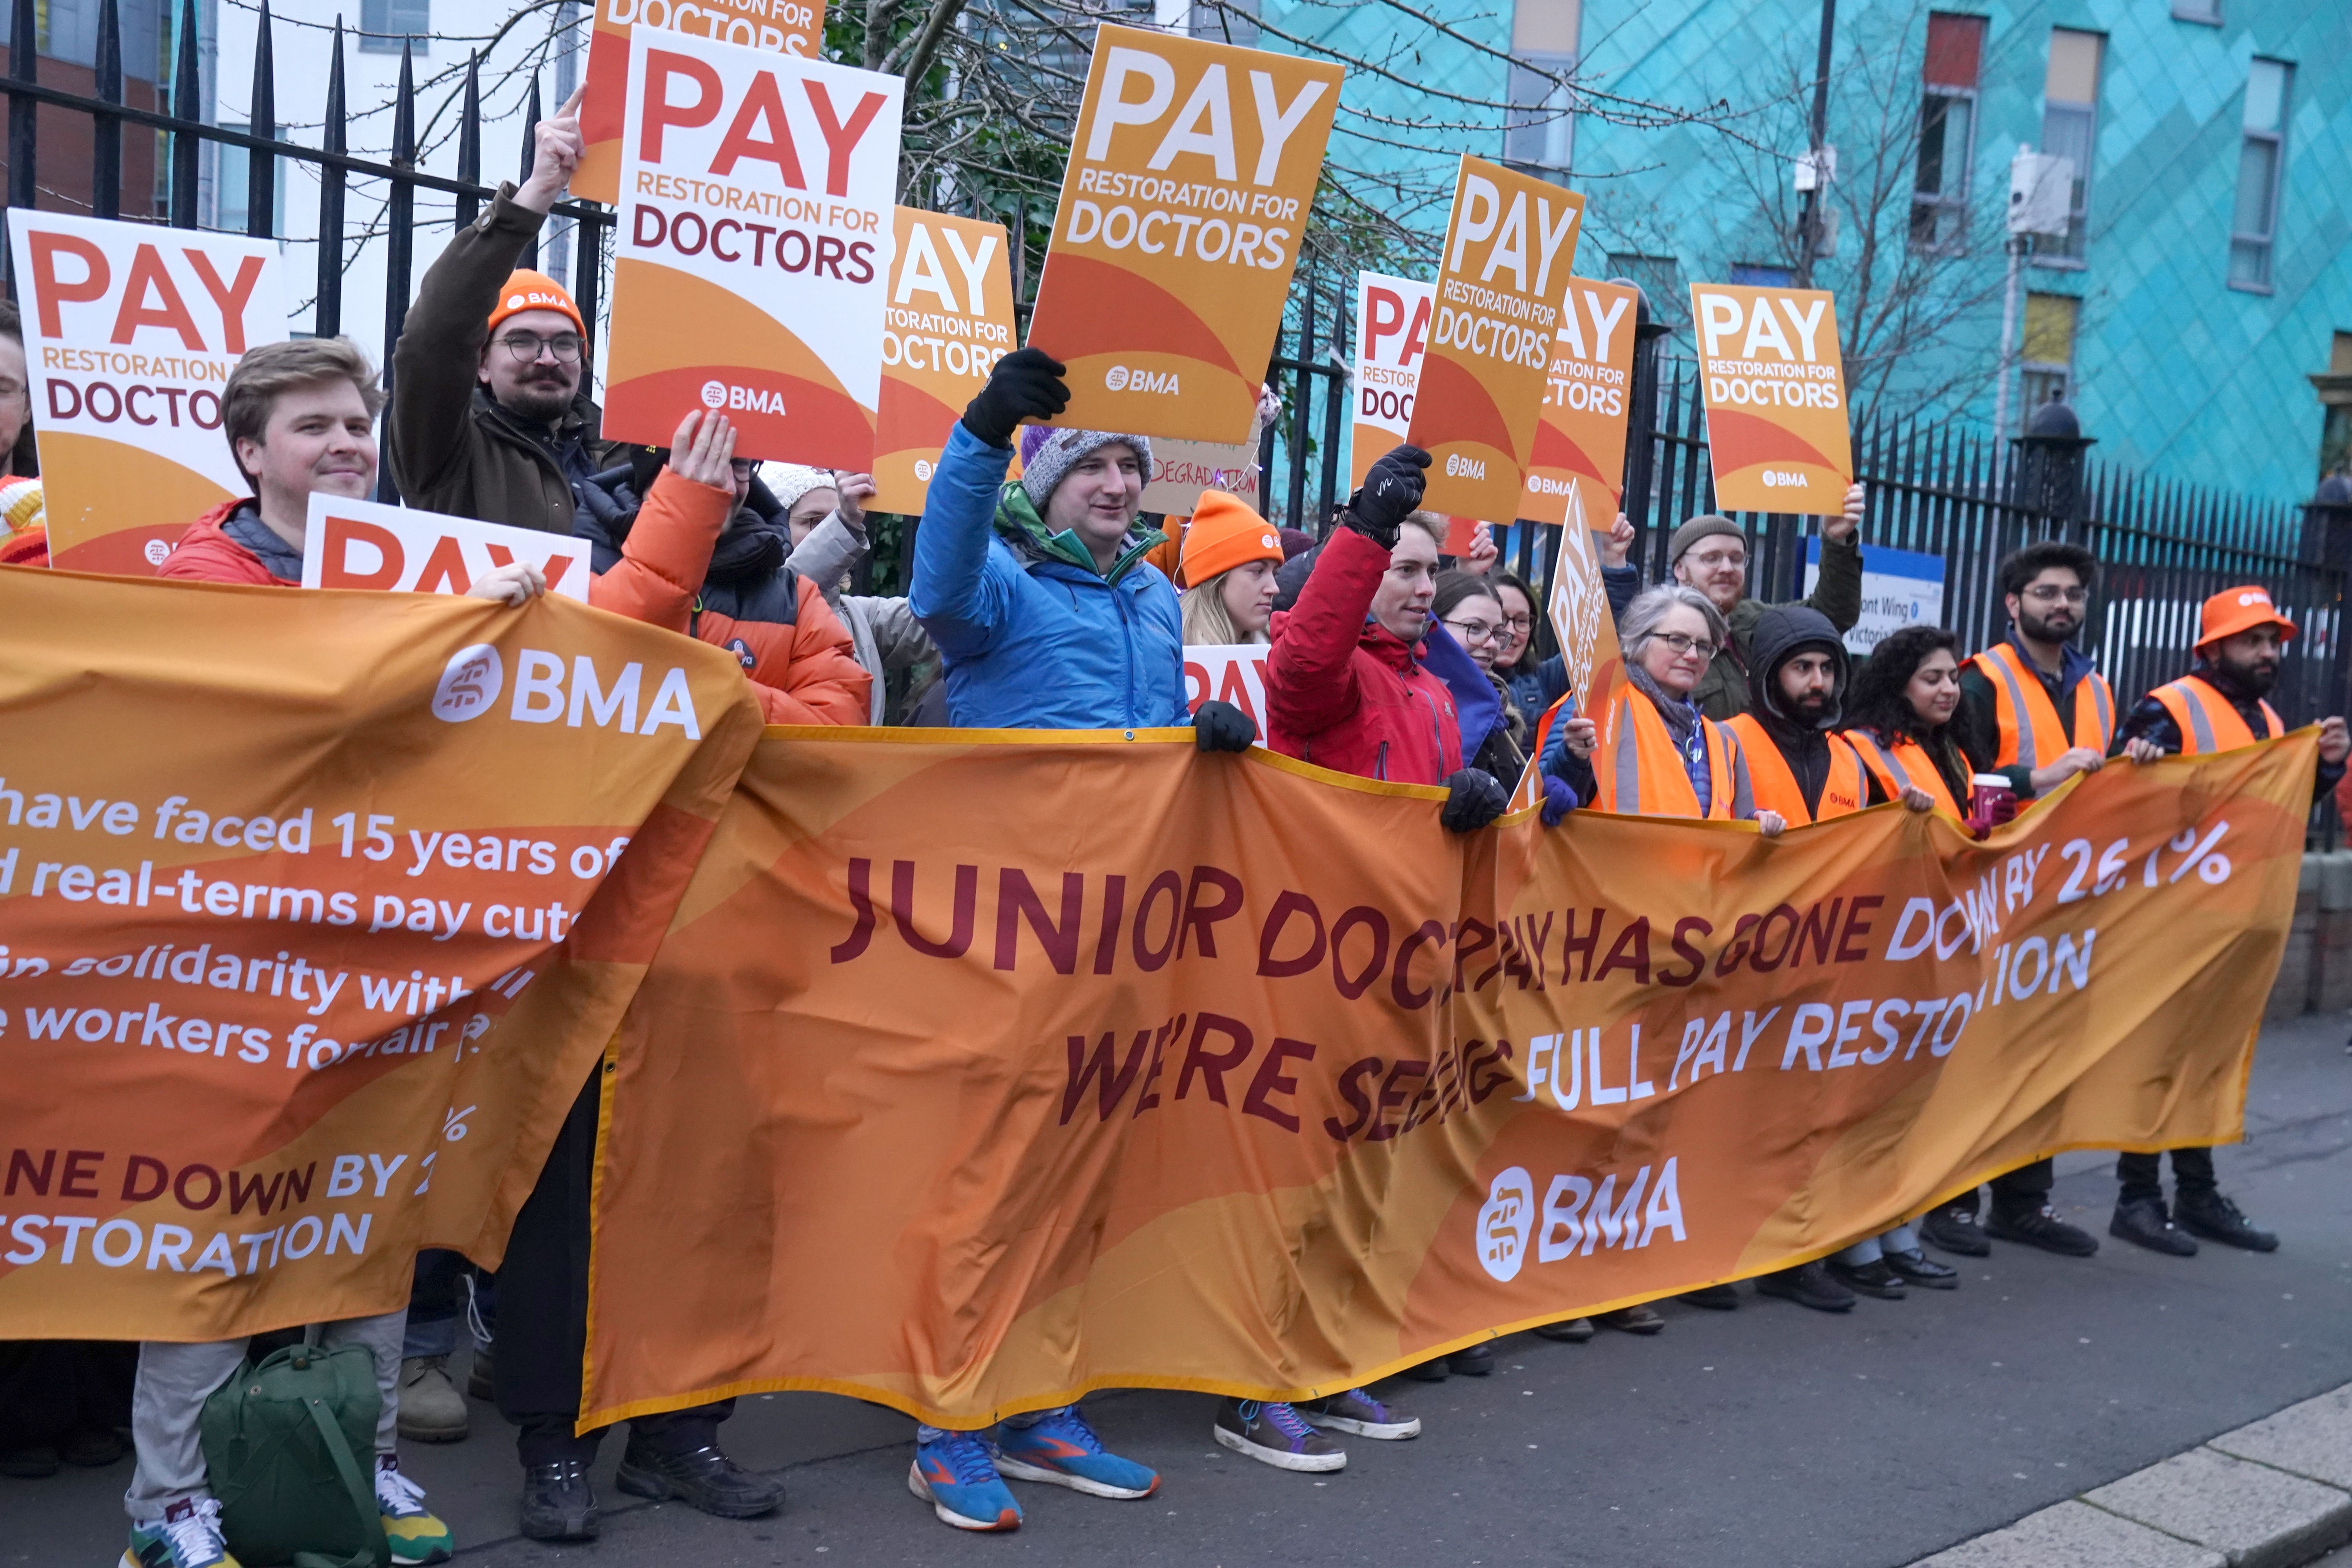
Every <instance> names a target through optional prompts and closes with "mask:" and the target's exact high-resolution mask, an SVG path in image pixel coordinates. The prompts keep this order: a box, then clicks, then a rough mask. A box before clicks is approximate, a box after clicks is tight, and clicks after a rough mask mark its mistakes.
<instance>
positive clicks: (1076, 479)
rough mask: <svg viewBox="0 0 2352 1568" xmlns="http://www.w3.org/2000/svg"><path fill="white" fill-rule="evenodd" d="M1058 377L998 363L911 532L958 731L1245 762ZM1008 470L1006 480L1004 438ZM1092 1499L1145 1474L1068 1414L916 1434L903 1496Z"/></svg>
mask: <svg viewBox="0 0 2352 1568" xmlns="http://www.w3.org/2000/svg"><path fill="white" fill-rule="evenodd" d="M1062 373H1063V367H1062V366H1061V365H1060V364H1059V363H1056V362H1055V360H1054V359H1053V358H1052V357H1051V356H1050V355H1048V354H1047V353H1045V351H1043V350H1042V349H1022V350H1020V351H1019V352H1017V353H1010V354H1007V355H1005V356H1004V358H1003V359H1001V360H999V361H998V362H997V363H996V369H995V371H994V372H993V373H992V374H991V375H990V377H989V380H988V384H987V385H986V386H984V387H982V389H981V393H980V395H979V396H977V397H975V398H973V399H972V400H971V404H970V405H968V406H967V407H966V408H965V409H964V413H963V418H962V419H961V420H960V421H958V422H957V424H956V426H955V428H954V429H953V430H951V431H950V432H949V434H948V444H947V447H946V449H945V450H944V451H942V452H941V453H940V463H939V468H938V469H937V470H936V471H935V472H934V473H933V474H932V476H931V488H930V499H929V504H928V505H927V506H926V507H925V509H924V511H923V521H922V526H921V527H920V529H919V530H918V531H917V533H916V536H915V574H914V585H913V591H912V593H911V594H910V595H908V597H909V599H910V600H911V602H912V604H913V606H914V611H915V615H916V616H917V618H919V620H920V621H921V622H922V623H923V629H924V630H925V631H927V632H929V634H930V635H931V640H932V641H934V642H936V643H938V644H939V647H940V653H941V654H942V655H943V656H944V657H945V658H946V662H947V700H948V721H949V722H950V723H951V724H953V725H955V726H956V727H957V728H959V729H1019V730H1142V729H1150V728H1155V727H1164V726H1171V725H1181V724H1184V723H1187V722H1190V723H1191V724H1192V732H1193V736H1194V738H1195V740H1196V741H1197V742H1198V743H1199V746H1200V749H1201V750H1202V751H1204V752H1244V751H1247V750H1248V749H1249V746H1250V742H1253V741H1255V739H1256V738H1257V731H1256V727H1255V725H1253V724H1252V723H1251V722H1250V721H1249V717H1248V715H1246V714H1244V713H1243V712H1242V710H1240V709H1238V708H1235V707H1234V706H1233V705H1232V704H1231V703H1227V702H1203V703H1202V705H1201V710H1200V713H1199V715H1198V716H1197V717H1196V718H1193V719H1191V720H1188V719H1187V718H1186V716H1185V694H1184V631H1183V625H1182V619H1181V616H1180V615H1179V614H1178V611H1177V605H1176V590H1175V588H1174V586H1173V585H1171V584H1170V583H1169V581H1168V578H1167V576H1166V574H1163V573H1162V572H1160V569H1159V568H1158V567H1156V566H1154V565H1152V564H1151V563H1150V562H1148V561H1146V560H1144V559H1143V556H1144V552H1147V551H1149V550H1150V549H1151V548H1152V547H1153V546H1154V545H1156V544H1159V543H1160V542H1162V536H1161V535H1160V532H1159V531H1158V530H1156V529H1151V528H1146V527H1140V526H1139V525H1138V521H1137V519H1138V516H1139V513H1140V512H1141V510H1142V508H1143V485H1144V480H1145V479H1146V478H1147V477H1148V476H1149V475H1150V471H1151V443H1150V441H1149V440H1147V439H1146V438H1145V437H1141V436H1122V435H1117V434H1113V433H1111V432H1108V431H1102V430H1067V429H1060V428H1049V427H1046V426H1031V427H1030V428H1029V429H1027V430H1025V431H1021V430H1020V427H1021V422H1022V421H1023V420H1024V419H1032V418H1034V419H1049V418H1051V417H1053V416H1055V415H1056V414H1059V413H1060V412H1061V411H1062V410H1063V409H1064V408H1066V407H1067V406H1068V405H1069V401H1070V391H1069V388H1068V387H1067V386H1066V385H1064V384H1063V383H1062V379H1061V377H1062ZM1016 431H1020V433H1021V436H1022V443H1021V445H1022V454H1021V456H1022V472H1021V479H1020V481H1019V482H1018V483H1015V484H1006V483H1005V482H1004V470H1005V468H1007V467H1008V466H1009V465H1010V464H1011V463H1012V461H1013V435H1014V433H1015V432H1016ZM1004 1476H1011V1477H1013V1478H1014V1479H1017V1480H1030V1481H1045V1482H1047V1483H1049V1484H1052V1485H1055V1486H1063V1487H1068V1488H1070V1489H1072V1490H1074V1491H1080V1492H1085V1493H1087V1494H1088V1495H1089V1496H1093V1497H1108V1498H1144V1497H1150V1495H1151V1494H1152V1493H1153V1492H1154V1491H1157V1490H1158V1489H1159V1488H1160V1477H1159V1476H1158V1475H1157V1474H1156V1473H1155V1472H1154V1471H1153V1470H1152V1469H1151V1468H1150V1467H1149V1466H1145V1465H1139V1464H1137V1463H1135V1462H1134V1461H1133V1460H1131V1459H1122V1458H1119V1457H1118V1455H1116V1454H1111V1453H1107V1452H1105V1451H1104V1448H1103V1446H1102V1440H1101V1439H1100V1438H1098V1437H1097V1436H1095V1433H1094V1429H1093V1428H1092V1427H1091V1426H1088V1425H1087V1420H1086V1417H1085V1416H1084V1415H1080V1414H1079V1412H1078V1407H1077V1406H1076V1405H1065V1406H1063V1407H1062V1408H1060V1409H1058V1410H1044V1411H1034V1412H1032V1413H1030V1414H1029V1415H1016V1416H1013V1417H1011V1418H1010V1419H1008V1420H1006V1421H1005V1422H1003V1424H1002V1425H1001V1426H998V1427H997V1428H996V1430H995V1433H994V1437H993V1441H992V1440H991V1437H990V1435H989V1434H988V1433H987V1432H985V1431H978V1432H950V1431H943V1430H941V1429H940V1428H939V1427H936V1426H921V1427H919V1428H918V1429H917V1431H916V1435H915V1463H914V1468H912V1469H911V1470H910V1471H909V1472H908V1478H907V1485H908V1489H910V1490H911V1491H913V1492H914V1494H915V1495H916V1496H917V1497H919V1498H921V1499H923V1500H925V1501H927V1502H929V1504H930V1505H931V1508H932V1511H933V1512H935V1513H937V1514H938V1515H939V1516H940V1519H941V1520H943V1521H946V1522H947V1523H949V1524H951V1525H954V1526H955V1527H956V1528H957V1529H959V1530H1013V1529H1016V1528H1018V1527H1019V1525H1020V1523H1021V1509H1020V1505H1018V1504H1017V1503H1015V1502H1014V1501H1013V1494H1012V1492H1011V1491H1009V1490H1008V1489H1006V1487H1005V1485H1004V1482H1003V1479H1002V1478H1003V1477H1004Z"/></svg>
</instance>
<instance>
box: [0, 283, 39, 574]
mask: <svg viewBox="0 0 2352 1568" xmlns="http://www.w3.org/2000/svg"><path fill="white" fill-rule="evenodd" d="M32 412H33V399H32V383H31V381H30V380H29V379H28V376H27V372H26V365H25V326H24V321H23V320H22V318H20V317H19V316H18V315H17V314H16V306H14V305H11V304H7V303H5V301H0V454H5V462H0V566H46V565H47V564H48V563H49V531H48V519H47V515H46V513H45V512H44V510H43V507H42V502H43V499H44V498H43V495H42V491H41V480H40V472H41V465H40V460H39V458H38V456H37V454H36V453H35V451H34V449H33V421H32Z"/></svg>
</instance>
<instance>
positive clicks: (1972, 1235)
mask: <svg viewBox="0 0 2352 1568" xmlns="http://www.w3.org/2000/svg"><path fill="white" fill-rule="evenodd" d="M2098 571H2099V562H2098V558H2097V557H2096V556H2095V555H2093V554H2092V553H2091V552H2089V551H2087V550H2085V549H2084V548H2083V547H2082V546H2081V545H2079V544H2068V543H2066V542H2063V540H2055V539H2052V540H2044V541H2042V542H2041V543H2038V544H2029V545H2027V546H2026V547H2025V548H2024V549H2022V550H2020V551H2018V552H2016V553H2014V554H2012V555H2011V556H2010V557H2009V558H2008V559H2007V560H2005V561H2003V562H2002V563H2000V591H2001V594H2002V595H2003V603H2004V604H2005V605H2006V606H2007V608H2008V610H2009V621H2010V630H2009V636H2008V637H2005V638H2003V639H2002V640H2001V641H2000V642H1998V643H1995V644H1994V645H1993V646H1992V647H1989V648H1987V649H1985V650H1984V651H1983V652H1982V653H1979V654H1978V655H1977V656H1976V657H1975V658H1972V659H1970V660H1969V661H1968V663H1966V664H1964V665H1962V666H1961V667H1960V707H1959V711H1958V713H1957V714H1955V715H1954V716H1953V720H1952V729H1953V731H1954V733H1955V734H1957V735H1958V738H1959V742H1960V750H1961V752H1963V753H1965V754H1966V755H1967V757H1968V760H1969V766H1970V767H1971V768H1973V769H1975V770H1976V771H1977V772H1978V773H2003V774H2006V775H2007V776H2008V778H2009V782H2010V787H2011V789H2012V790H2013V791H2014V792H2015V793H2016V795H2017V798H2018V799H2019V800H2020V801H2027V800H2032V799H2033V798H2034V797H2036V796H2037V795H2046V794H2048V793H2049V792H2050V791H2052V790H2053V789H2056V788H2057V787H2058V786H2059V785H2060V784H2063V783H2064V782H2065V781H2066V780H2068V779H2070V778H2073V777H2074V775H2075V774H2076V773H2095V772H2096V771H2098V768H2099V766H2100V765H2101V764H2102V763H2104V762H2105V760H2106V752H2107V743H2108V742H2109V741H2110V740H2111V739H2113V737H2114V734H2115V727H2116V700H2115V694H2114V693H2113V692H2111V691H2110V690H2109V689H2107V682H2106V678H2105V677H2104V676H2102V675H2101V674H2100V673H2099V672H2098V670H2097V669H2095V668H2093V666H2092V663H2091V658H2090V656H2089V655H2088V654H2086V653H2084V652H2083V651H2082V650H2081V649H2080V648H2077V647H2073V646H2071V644H2070V642H2069V640H2068V639H2070V638H2072V637H2074V635H2075V634H2076V633H2077V632H2079V631H2081V630H2082V629H2083V622H2084V616H2085V614H2086V611H2087V609H2088V606H2089V603H2090V596H2091V584H2092V582H2093V580H2094V579H2095V578H2096V577H2097V575H2098ZM1960 805H1961V806H1962V808H1963V809H1965V808H1966V806H1967V803H1966V802H1965V801H1963V802H1961V803H1960ZM2054 1179H2055V1175H2054V1172H2053V1167H2052V1165H2051V1163H2050V1162H2049V1161H2048V1160H2036V1161H2034V1162H2033V1163H2032V1164H2029V1165H2022V1166H2020V1167H2019V1168H2018V1169H2016V1170H2014V1171H2010V1172H2007V1173H2004V1174H2002V1175H2000V1176H1996V1177H1994V1178H1993V1182H1992V1211H1991V1214H1990V1216H1989V1217H1988V1218H1987V1219H1986V1220H1985V1222H1984V1223H1983V1224H1982V1225H1979V1223H1978V1221H1977V1194H1975V1193H1974V1192H1973V1191H1971V1192H1968V1193H1964V1194H1961V1195H1960V1196H1958V1198H1955V1199H1954V1200H1953V1201H1952V1202H1951V1203H1948V1204H1947V1205H1944V1206H1943V1207H1941V1208H1938V1209H1936V1210H1934V1211H1932V1212H1931V1213H1929V1214H1928V1215H1927V1218H1926V1219H1925V1220H1924V1221H1922V1222H1921V1224H1920V1227H1919V1228H1920V1232H1921V1234H1922V1235H1924V1236H1925V1237H1927V1240H1928V1241H1930V1242H1932V1243H1933V1244H1935V1245H1936V1246H1937V1247H1941V1248H1942V1249H1943V1250H1945V1251H1946V1252H1951V1253H1957V1254H1958V1255H1959V1256H1961V1257H1963V1258H1982V1257H1984V1256H1985V1255H1986V1254H1987V1253H1990V1251H1991V1250H1992V1246H1991V1244H1990V1242H1988V1241H1987V1240H1986V1239H1985V1237H1987V1236H1992V1237H1999V1238H2000V1240H2003V1241H2015V1242H2021V1243H2023V1244H2024V1245H2026V1246H2028V1247H2041V1248H2042V1250H2044V1251H2046V1252H2055V1253H2058V1254H2060V1255H2062V1256H2063V1257H2067V1258H2088V1257H2090V1256H2091V1255H2092V1254H2093V1253H2095V1252H2096V1251H2098V1250H2099V1242H2098V1238H2097V1237H2095V1236H2093V1235H2092V1234H2091V1233H2090V1232H2089V1231H2086V1230H2084V1229H2083V1228H2082V1227H2081V1226H2074V1225H2069V1224H2067V1223H2066V1222H2065V1221H2064V1220H2062V1219H2060V1218H2059V1217H2058V1215H2057V1214H2056V1212H2055V1211H2054V1210H2053V1209H2052V1208H2051V1206H2050V1185H2051V1183H2052V1182H2053V1180H2054Z"/></svg>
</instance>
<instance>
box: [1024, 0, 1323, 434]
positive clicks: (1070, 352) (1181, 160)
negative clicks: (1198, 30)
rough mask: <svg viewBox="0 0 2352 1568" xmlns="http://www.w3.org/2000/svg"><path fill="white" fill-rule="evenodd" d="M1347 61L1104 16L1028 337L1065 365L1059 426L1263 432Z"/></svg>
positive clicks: (1169, 431) (1156, 431)
mask: <svg viewBox="0 0 2352 1568" xmlns="http://www.w3.org/2000/svg"><path fill="white" fill-rule="evenodd" d="M1340 74H1341V73H1340V68H1339V67H1338V66H1336V65H1332V64H1329V63H1328V62H1326V61H1321V60H1310V59H1301V58H1298V57H1297V56H1296V55H1276V54H1266V53H1264V52H1262V51H1260V50H1257V49H1244V48H1236V47H1234V46H1233V45H1231V44H1213V43H1210V42H1208V41H1207V40H1205V39H1201V38H1184V37H1171V35H1169V34H1166V33H1157V32H1149V31H1145V30H1143V29H1140V28H1136V27H1118V26H1111V25H1110V24H1108V23H1105V24H1103V25H1102V26H1100V27H1099V28H1098V29H1097V32H1096V34H1095V47H1094V56H1093V59H1092V62H1091V64H1090V65H1089V66H1088V67H1087V90H1086V97H1085V100H1083V101H1082V102H1081V103H1080V104H1079V106H1078V122H1077V131H1076V135H1075V137H1073V139H1072V141H1071V144H1070V158H1069V164H1068V167H1067V168H1066V171H1065V172H1064V174H1063V176H1062V195H1061V203H1060V205H1059V206H1058V207H1057V208H1056V209H1055V215H1054V237H1053V239H1052V240H1051V241H1050V242H1049V243H1048V244H1047V246H1046V249H1045V270H1044V272H1043V273H1042V274H1041V275H1040V276H1039V278H1038V279H1037V303H1036V308H1035V310H1034V311H1032V312H1031V315H1030V319H1029V342H1031V343H1033V344H1034V345H1035V346H1036V347H1038V348H1041V349H1044V350H1045V352H1046V353H1050V354H1052V355H1053V356H1054V357H1055V359H1057V360H1060V361H1062V362H1063V363H1065V364H1066V365H1067V366H1068V367H1069V375H1068V377H1067V380H1068V382H1069V387H1070V405H1069V406H1068V407H1067V408H1066V409H1064V410H1063V411H1062V413H1061V414H1060V415H1059V416H1056V417H1055V419H1054V420H1053V421H1052V422H1053V423H1054V424H1056V425H1070V426H1080V427H1083V428H1087V429H1094V430H1132V431H1134V432H1135V433H1137V434H1138V435H1141V436H1173V437H1180V438H1181V439H1184V440H1190V441H1217V442H1224V443H1233V442H1238V441H1244V440H1247V439H1248V438H1249V431H1250V415H1251V411H1252V410H1253V409H1255V407H1256V406H1257V395H1258V386H1259V384H1261V383H1262V382H1263V381H1264V380H1265V374H1266V362H1267V360H1268V359H1269V358H1270V357H1271V356H1272V355H1273V353H1274V340H1275V333H1276V331H1277V330H1278V329H1279V328H1280V327H1281V325H1282V308H1283V301H1284V300H1285V299H1286V298H1287V296H1288V294H1289V291H1290V274H1291V271H1292V269H1293V268H1296V267H1297V264H1298V248H1299V245H1300V243H1301V242H1302V241H1303V240H1304V239H1305V237H1306V235H1307V209H1308V208H1309V207H1311V206H1312V205H1314V201H1315V187H1316V183H1317V182H1318V180H1319V179H1320V178H1321V177H1322V173H1323V145H1324V143H1325V142H1327V141H1328V140H1329V138H1330V134H1331V119H1332V116H1333V115H1334V114H1335V113H1336V112H1337V111H1338V110H1339V78H1340Z"/></svg>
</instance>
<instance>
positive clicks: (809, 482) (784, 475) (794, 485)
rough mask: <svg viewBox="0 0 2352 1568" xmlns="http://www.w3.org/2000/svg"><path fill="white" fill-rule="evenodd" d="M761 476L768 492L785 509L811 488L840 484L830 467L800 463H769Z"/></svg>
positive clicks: (834, 486)
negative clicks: (816, 466)
mask: <svg viewBox="0 0 2352 1568" xmlns="http://www.w3.org/2000/svg"><path fill="white" fill-rule="evenodd" d="M761 478H762V479H765V480H767V483H768V493H769V494H770V495H772V496H774V497H775V498H776V504H777V505H778V506H781V507H782V508H783V509H784V510H786V511H790V510H793V507H794V506H796V505H798V504H799V502H800V499H801V497H803V496H804V495H806V494H808V493H809V491H811V490H823V489H838V488H839V486H840V481H839V480H838V479H835V477H834V473H833V470H832V469H831V468H808V467H806V466H804V465H803V464H800V463H772V464H770V465H769V466H768V468H767V471H766V472H765V473H763V474H762V475H761Z"/></svg>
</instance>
